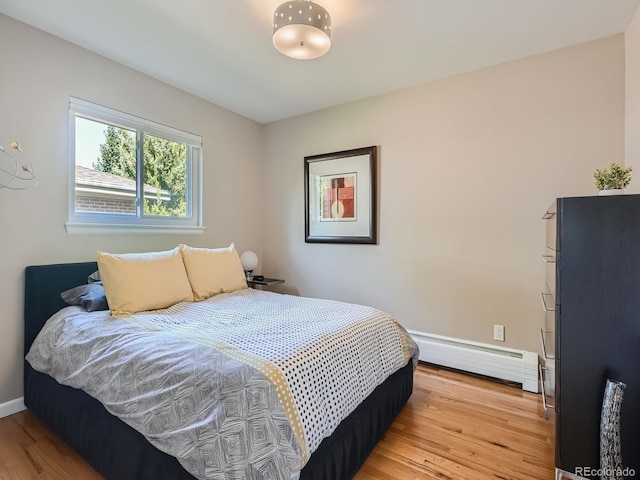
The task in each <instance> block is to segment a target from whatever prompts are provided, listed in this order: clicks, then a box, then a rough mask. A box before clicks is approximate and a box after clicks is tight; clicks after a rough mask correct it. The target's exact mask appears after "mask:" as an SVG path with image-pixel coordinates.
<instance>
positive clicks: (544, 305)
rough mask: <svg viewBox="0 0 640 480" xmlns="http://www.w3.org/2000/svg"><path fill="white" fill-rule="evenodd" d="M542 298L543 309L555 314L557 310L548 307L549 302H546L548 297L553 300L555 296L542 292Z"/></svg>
mask: <svg viewBox="0 0 640 480" xmlns="http://www.w3.org/2000/svg"><path fill="white" fill-rule="evenodd" d="M540 296H541V297H542V309H543V310H544V311H545V312H555V311H556V309H555V308H552V307H547V302H546V301H545V298H546V297H551V298H552V299H553V295H552V294H551V293H544V292H540Z"/></svg>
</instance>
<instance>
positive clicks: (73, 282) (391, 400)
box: [24, 262, 415, 480]
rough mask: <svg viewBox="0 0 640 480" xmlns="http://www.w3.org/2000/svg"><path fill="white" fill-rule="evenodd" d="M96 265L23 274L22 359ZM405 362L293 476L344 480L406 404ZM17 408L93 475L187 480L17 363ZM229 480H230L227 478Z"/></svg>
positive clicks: (167, 461)
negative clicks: (20, 380) (20, 388)
mask: <svg viewBox="0 0 640 480" xmlns="http://www.w3.org/2000/svg"><path fill="white" fill-rule="evenodd" d="M96 270H97V263H96V262H84V263H68V264H57V265H39V266H30V267H27V268H26V270H25V309H24V318H25V327H24V328H25V343H24V351H25V355H26V354H27V352H29V350H30V348H31V346H32V344H33V342H34V339H35V338H36V336H37V335H38V333H39V332H40V331H41V330H42V329H43V326H44V325H45V323H46V322H47V320H48V319H49V318H50V317H51V316H52V315H53V314H54V313H56V312H58V311H59V310H60V309H62V308H63V307H65V306H66V305H65V302H64V301H63V300H62V299H61V297H60V293H61V292H63V291H65V290H68V289H70V288H72V287H75V286H77V285H80V284H82V283H84V282H86V279H87V277H88V276H89V275H91V274H92V273H93V272H95V271H96ZM414 369H415V361H414V359H413V358H412V359H410V360H409V361H408V362H407V363H406V365H404V366H403V367H402V368H400V369H399V370H397V371H395V373H393V374H391V375H390V376H389V377H388V378H387V379H386V380H384V382H383V383H381V384H380V385H379V386H377V387H376V388H375V389H374V390H373V392H372V393H371V394H370V395H369V396H368V397H367V398H366V399H365V400H364V401H363V402H362V403H360V404H359V405H358V406H357V408H355V410H353V411H352V413H350V414H349V415H348V417H346V418H345V419H344V420H342V421H341V422H340V423H339V425H338V426H337V428H336V429H335V430H334V431H333V433H332V434H331V436H329V437H327V438H324V439H323V440H322V442H321V443H320V444H319V446H318V448H317V449H316V450H315V451H314V452H313V453H312V454H311V456H310V458H309V459H308V461H307V462H306V464H305V465H304V468H303V469H302V470H301V472H300V479H303V480H312V479H313V480H321V479H331V480H341V479H350V478H353V476H354V475H355V474H356V472H357V471H358V469H359V468H360V466H361V465H362V463H364V461H365V459H366V458H367V456H368V454H369V453H370V452H371V450H372V449H373V448H374V446H375V445H376V443H377V442H378V441H379V439H380V438H382V436H383V435H384V432H385V431H386V430H387V428H388V427H389V426H390V425H391V423H392V421H393V419H394V418H395V416H396V415H397V414H398V412H399V411H400V410H401V409H402V407H403V406H404V405H405V403H406V402H407V401H408V399H409V397H410V395H411V392H412V388H413V372H414ZM24 402H25V405H26V406H27V408H29V409H30V410H31V411H32V412H33V413H34V414H35V415H36V416H37V417H38V418H39V419H40V420H41V421H42V422H43V423H44V424H45V425H47V426H48V427H49V428H50V429H51V430H53V431H54V432H55V433H56V434H58V435H59V436H60V437H61V438H62V439H63V440H64V441H66V442H67V443H68V444H69V445H70V446H71V447H72V448H73V449H74V450H76V451H77V452H78V453H79V454H80V455H81V456H82V457H83V458H85V459H86V460H87V461H88V462H89V463H90V464H91V465H92V466H93V467H94V468H95V469H96V470H97V471H98V472H100V473H101V474H102V475H103V476H105V477H106V478H107V479H110V480H111V479H113V480H127V479H130V480H159V479H172V480H181V479H194V478H195V477H194V476H192V475H191V474H190V473H189V472H188V471H187V470H185V469H184V468H183V466H182V465H181V464H180V463H179V462H178V460H177V459H176V458H175V457H173V456H171V455H168V454H166V453H163V452H162V451H160V450H159V449H157V448H156V447H154V446H153V445H152V444H151V443H150V442H149V441H147V439H146V438H145V437H144V436H143V435H142V434H140V433H139V432H138V431H136V430H135V429H133V428H132V427H130V426H129V425H127V424H126V423H124V422H123V421H121V420H120V419H118V418H117V417H115V416H114V415H112V414H111V413H109V412H108V411H107V410H106V409H105V407H104V406H103V405H102V404H101V403H100V402H99V401H97V400H96V399H94V398H93V397H92V396H90V395H88V394H87V393H85V392H83V391H82V390H78V389H75V388H72V387H69V386H65V385H61V384H59V383H58V382H57V381H56V380H54V379H53V378H52V377H50V376H49V375H47V374H44V373H40V372H38V371H36V370H34V369H33V368H32V366H31V365H30V364H29V362H27V361H26V360H25V365H24ZM229 478H230V477H229ZM265 478H266V476H265Z"/></svg>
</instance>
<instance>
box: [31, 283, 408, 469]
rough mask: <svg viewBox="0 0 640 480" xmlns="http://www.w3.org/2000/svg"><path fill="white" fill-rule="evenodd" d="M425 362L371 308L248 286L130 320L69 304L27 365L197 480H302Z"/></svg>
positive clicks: (390, 323)
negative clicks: (373, 400)
mask: <svg viewBox="0 0 640 480" xmlns="http://www.w3.org/2000/svg"><path fill="white" fill-rule="evenodd" d="M417 353H418V350H417V347H416V345H415V343H414V342H413V341H412V340H411V338H410V337H409V336H408V335H407V334H406V332H405V331H404V329H403V328H402V327H400V326H399V325H398V324H397V323H396V322H395V320H393V319H392V318H391V317H390V316H389V315H387V314H385V313H383V312H381V311H379V310H376V309H374V308H371V307H365V306H361V305H353V304H347V303H342V302H334V301H328V300H318V299H310V298H304V297H295V296H289V295H279V294H275V293H270V292H263V291H259V290H253V289H246V290H241V291H238V292H234V293H230V294H222V295H217V296H214V297H212V298H210V299H208V300H206V301H203V302H197V303H180V304H177V305H174V306H173V307H170V308H168V309H165V310H156V311H152V312H142V313H138V314H136V315H132V316H130V317H127V318H113V317H111V316H109V312H93V313H87V312H85V311H84V309H82V308H80V307H68V308H65V309H63V310H61V311H60V312H58V313H57V314H55V315H54V316H53V317H52V318H51V319H49V321H48V322H47V324H46V325H45V327H44V328H43V330H42V331H41V332H40V334H39V335H38V338H36V340H35V342H34V344H33V346H32V347H31V350H30V352H29V354H28V355H27V360H28V361H29V363H30V364H31V365H32V366H33V368H34V369H36V370H38V371H41V372H44V373H47V374H49V375H51V376H52V377H54V378H55V379H56V380H57V381H58V382H59V383H62V384H65V385H70V386H72V387H74V388H79V389H82V390H84V391H86V392H87V393H89V394H90V395H91V396H93V397H95V398H97V399H98V400H99V401H100V402H102V403H103V404H104V406H105V407H106V408H107V410H108V411H109V412H111V413H112V414H114V415H116V416H118V417H119V418H121V419H122V420H123V421H124V422H126V423H127V424H129V425H131V426H132V427H133V428H135V429H136V430H138V431H140V432H141V433H142V434H143V435H144V436H145V437H146V438H147V439H148V440H149V441H150V442H151V443H153V444H154V445H155V446H156V447H158V448H159V449H161V450H163V451H165V452H167V453H169V454H171V455H173V456H175V457H177V458H178V460H179V461H180V462H181V463H182V465H183V466H184V467H185V469H187V470H188V471H189V472H191V473H192V474H193V475H194V476H196V477H197V478H200V479H218V478H244V479H254V478H255V479H258V478H281V479H296V478H298V476H299V472H300V470H301V469H302V467H303V466H304V464H305V462H306V461H307V459H308V457H309V455H311V453H313V451H314V450H315V449H316V448H317V447H318V445H319V444H320V442H321V441H322V439H323V438H325V437H326V436H329V435H331V433H332V432H333V430H334V429H335V428H336V426H337V425H338V424H339V423H340V422H341V421H342V420H343V419H344V418H346V417H347V416H348V415H349V414H350V413H351V412H352V411H353V410H354V409H355V408H356V406H357V405H358V404H359V403H360V402H361V401H362V400H364V398H366V397H367V396H368V395H369V394H370V393H371V392H372V391H373V390H374V389H375V387H376V386H377V385H379V384H381V383H382V382H383V381H384V380H385V379H386V378H387V377H388V376H389V375H390V374H392V373H393V372H395V371H396V370H398V369H399V368H401V367H403V366H404V365H406V363H407V362H408V361H409V359H413V361H414V364H415V363H416V362H417Z"/></svg>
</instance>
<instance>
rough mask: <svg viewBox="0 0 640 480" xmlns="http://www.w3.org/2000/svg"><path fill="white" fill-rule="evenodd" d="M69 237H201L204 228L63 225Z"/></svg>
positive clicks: (108, 224) (93, 224)
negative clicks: (112, 235) (110, 235)
mask: <svg viewBox="0 0 640 480" xmlns="http://www.w3.org/2000/svg"><path fill="white" fill-rule="evenodd" d="M65 227H66V229H67V233H68V234H70V235H109V234H114V235H202V234H203V233H204V231H205V230H206V227H191V226H185V225H180V226H178V225H119V224H112V223H65Z"/></svg>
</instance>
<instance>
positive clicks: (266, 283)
mask: <svg viewBox="0 0 640 480" xmlns="http://www.w3.org/2000/svg"><path fill="white" fill-rule="evenodd" d="M278 283H284V280H281V279H279V278H267V277H264V278H263V279H262V280H256V279H253V280H247V285H249V287H251V288H256V286H260V287H270V286H272V285H277V284H278Z"/></svg>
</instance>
